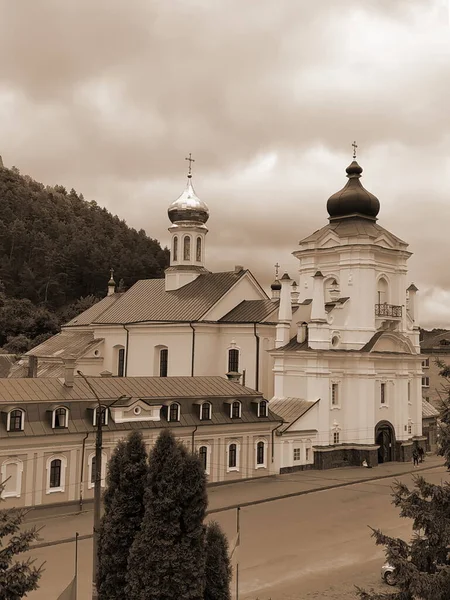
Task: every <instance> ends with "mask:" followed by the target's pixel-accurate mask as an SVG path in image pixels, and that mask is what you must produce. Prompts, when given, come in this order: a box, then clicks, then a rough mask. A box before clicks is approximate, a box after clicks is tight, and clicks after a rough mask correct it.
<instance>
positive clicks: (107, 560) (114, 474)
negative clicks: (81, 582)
mask: <svg viewBox="0 0 450 600" xmlns="http://www.w3.org/2000/svg"><path fill="white" fill-rule="evenodd" d="M147 472H148V465H147V452H146V449H145V444H144V440H143V438H142V434H141V432H138V431H135V432H133V433H131V434H130V435H129V436H128V439H127V440H126V441H122V442H119V444H118V446H117V448H116V450H115V451H114V453H113V456H112V457H111V460H110V462H109V466H108V478H107V490H106V492H105V495H104V507H105V512H104V515H103V518H102V523H101V529H100V536H99V553H98V559H99V560H98V575H97V587H98V595H99V600H123V598H124V589H125V585H126V573H127V561H128V554H129V551H130V548H131V545H132V543H133V540H134V538H135V536H136V533H137V532H138V530H139V528H140V525H141V521H142V517H143V515H144V490H145V485H146V481H147Z"/></svg>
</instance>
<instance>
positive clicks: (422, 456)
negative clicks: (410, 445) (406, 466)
mask: <svg viewBox="0 0 450 600" xmlns="http://www.w3.org/2000/svg"><path fill="white" fill-rule="evenodd" d="M418 452H419V459H420V462H421V463H423V461H424V460H425V452H424V449H423V448H422V446H419V450H418Z"/></svg>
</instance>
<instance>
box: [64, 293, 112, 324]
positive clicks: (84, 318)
mask: <svg viewBox="0 0 450 600" xmlns="http://www.w3.org/2000/svg"><path fill="white" fill-rule="evenodd" d="M121 296H122V294H111V296H106V297H105V298H103V299H102V300H100V301H99V302H96V303H95V304H94V305H93V306H91V307H90V308H88V309H87V310H85V311H84V312H82V313H81V314H80V315H78V316H76V317H74V318H73V319H72V320H71V321H69V322H68V323H67V324H66V325H65V327H72V326H77V327H79V326H80V325H90V324H91V323H92V322H93V321H95V319H97V318H98V317H99V316H100V315H101V314H102V313H104V312H105V310H108V308H111V306H112V305H113V304H114V303H115V302H117V300H118V299H119V298H120V297H121Z"/></svg>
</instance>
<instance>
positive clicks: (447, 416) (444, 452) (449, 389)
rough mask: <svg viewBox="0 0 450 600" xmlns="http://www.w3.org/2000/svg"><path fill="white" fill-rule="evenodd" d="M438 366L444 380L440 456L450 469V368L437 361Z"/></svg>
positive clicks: (441, 400)
mask: <svg viewBox="0 0 450 600" xmlns="http://www.w3.org/2000/svg"><path fill="white" fill-rule="evenodd" d="M436 364H437V366H438V367H439V368H440V371H439V374H440V375H441V377H442V378H443V379H444V383H443V384H442V390H441V391H442V393H441V394H440V404H441V406H440V415H439V431H438V434H439V438H438V440H439V441H438V454H439V455H440V456H443V457H444V459H445V466H446V467H447V469H450V366H449V365H446V364H445V363H444V362H442V361H441V360H436Z"/></svg>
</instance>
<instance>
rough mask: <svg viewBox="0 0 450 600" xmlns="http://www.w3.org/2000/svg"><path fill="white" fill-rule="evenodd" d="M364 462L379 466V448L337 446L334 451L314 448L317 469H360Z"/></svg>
mask: <svg viewBox="0 0 450 600" xmlns="http://www.w3.org/2000/svg"><path fill="white" fill-rule="evenodd" d="M363 460H366V461H367V463H368V464H369V465H370V466H372V467H376V466H378V447H377V446H335V447H334V448H333V450H330V449H328V448H327V449H323V450H321V449H320V448H314V468H315V469H336V468H339V467H360V466H361V465H362V462H363Z"/></svg>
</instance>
